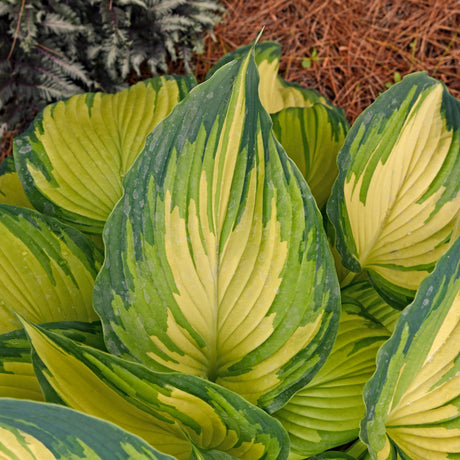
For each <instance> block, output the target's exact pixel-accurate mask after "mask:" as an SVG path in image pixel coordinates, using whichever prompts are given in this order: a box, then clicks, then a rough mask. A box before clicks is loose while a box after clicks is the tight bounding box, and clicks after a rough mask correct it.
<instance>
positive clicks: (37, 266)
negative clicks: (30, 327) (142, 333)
mask: <svg viewBox="0 0 460 460" xmlns="http://www.w3.org/2000/svg"><path fill="white" fill-rule="evenodd" d="M0 235H1V242H0V280H1V281H0V334H3V333H5V332H9V331H13V330H15V329H19V328H20V327H21V324H20V322H19V321H18V319H17V317H16V313H19V314H21V315H22V316H24V317H25V318H27V319H30V320H31V321H34V322H37V323H46V322H51V321H88V322H91V321H95V320H97V319H98V316H97V315H96V312H95V311H94V309H93V306H92V292H93V286H94V279H95V277H96V275H97V272H98V270H99V267H100V266H101V264H102V259H103V256H102V253H101V252H100V251H99V250H98V249H96V247H95V246H94V243H93V242H92V241H91V240H89V239H88V238H87V237H85V236H84V235H83V234H81V233H80V232H79V231H78V230H75V229H74V228H71V227H68V226H66V225H63V224H62V223H60V222H59V221H57V220H56V219H53V218H51V217H47V216H44V215H43V214H40V213H38V212H36V211H33V210H31V209H26V208H20V207H16V206H10V205H7V204H0Z"/></svg>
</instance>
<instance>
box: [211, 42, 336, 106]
mask: <svg viewBox="0 0 460 460" xmlns="http://www.w3.org/2000/svg"><path fill="white" fill-rule="evenodd" d="M252 48H254V52H255V62H256V65H257V68H258V71H259V75H260V83H259V97H260V102H261V103H262V105H263V107H264V108H265V110H266V111H267V112H268V113H270V114H272V113H277V112H279V111H280V110H282V109H285V108H287V107H312V106H313V105H314V104H316V103H321V104H324V105H326V106H328V107H330V108H335V109H336V110H337V108H336V107H334V106H333V105H332V104H331V103H330V102H329V101H328V100H327V99H326V98H325V97H324V96H322V95H320V94H319V93H318V92H317V91H316V90H314V89H307V88H303V87H302V86H300V85H298V84H296V83H292V82H287V81H286V80H283V79H282V78H281V77H280V76H279V66H280V57H281V45H280V44H279V43H277V42H272V41H265V42H260V43H257V44H256V45H255V46H253V45H245V46H241V47H239V48H237V49H236V50H234V51H232V52H231V53H227V54H226V55H224V56H223V57H222V58H221V59H220V60H219V61H218V62H217V63H216V64H215V65H214V66H213V68H212V69H211V70H210V71H209V73H208V75H207V78H210V77H211V76H212V75H214V73H215V72H216V71H217V70H218V69H220V68H221V67H222V66H224V65H225V64H228V63H229V62H231V61H233V60H234V59H244V58H245V57H246V56H247V54H248V52H250V51H251V49H252Z"/></svg>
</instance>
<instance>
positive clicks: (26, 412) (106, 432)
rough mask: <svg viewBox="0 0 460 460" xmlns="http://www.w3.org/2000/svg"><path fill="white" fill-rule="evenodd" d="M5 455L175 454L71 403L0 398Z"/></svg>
mask: <svg viewBox="0 0 460 460" xmlns="http://www.w3.org/2000/svg"><path fill="white" fill-rule="evenodd" d="M0 457H1V458H2V459H5V460H7V459H8V460H55V459H56V460H57V459H77V458H88V459H92V460H99V459H101V460H102V459H104V460H116V459H119V460H125V459H127V458H131V459H136V460H173V457H170V456H169V455H164V454H162V453H160V452H158V451H156V450H155V449H153V448H152V447H151V446H149V445H148V444H147V443H146V442H145V441H143V440H142V439H140V438H138V437H137V436H135V435H132V434H131V433H128V432H126V431H124V430H122V429H121V428H119V427H117V426H115V425H113V424H112V423H109V422H106V421H104V420H100V419H97V418H95V417H90V416H88V415H85V414H81V413H79V412H77V411H75V410H72V409H69V408H67V407H62V406H56V405H54V404H45V403H38V402H33V401H18V400H15V399H9V398H0Z"/></svg>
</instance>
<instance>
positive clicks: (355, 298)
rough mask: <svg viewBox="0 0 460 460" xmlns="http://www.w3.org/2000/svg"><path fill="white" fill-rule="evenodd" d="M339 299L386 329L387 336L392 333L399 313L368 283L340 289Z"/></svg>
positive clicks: (361, 282)
mask: <svg viewBox="0 0 460 460" xmlns="http://www.w3.org/2000/svg"><path fill="white" fill-rule="evenodd" d="M341 297H342V303H348V304H352V305H355V306H356V307H358V308H360V309H361V310H362V312H363V314H365V315H367V316H369V315H370V316H371V318H372V319H373V320H374V321H377V322H378V323H380V324H381V325H382V326H383V327H384V328H385V329H387V330H388V333H389V335H391V334H392V333H393V331H394V328H395V325H396V322H397V321H398V318H399V315H400V314H401V311H400V310H397V309H396V308H393V307H392V306H391V305H389V304H387V303H386V302H385V301H384V300H383V299H382V298H381V297H380V296H379V294H378V292H377V291H376V290H375V289H374V287H373V286H372V285H371V284H370V283H369V282H368V281H359V282H357V283H354V284H351V285H349V286H347V287H346V288H344V289H342V292H341Z"/></svg>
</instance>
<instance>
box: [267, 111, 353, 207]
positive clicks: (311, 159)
mask: <svg viewBox="0 0 460 460" xmlns="http://www.w3.org/2000/svg"><path fill="white" fill-rule="evenodd" d="M272 120H273V130H274V133H275V136H276V137H277V139H278V140H279V141H280V142H281V145H282V146H283V148H284V149H285V150H286V153H287V154H288V155H289V157H290V158H292V160H294V162H295V164H296V165H297V166H298V168H299V169H300V172H301V173H302V174H303V175H304V177H305V179H306V180H307V183H308V186H309V187H310V190H311V192H312V194H313V196H314V197H315V200H316V202H317V204H318V206H319V207H320V208H322V207H323V205H324V204H325V203H326V201H327V199H328V198H329V195H330V193H331V189H332V184H333V183H334V181H335V179H336V177H337V174H338V168H337V154H338V152H339V150H340V148H341V147H342V145H343V142H344V140H345V135H346V133H347V131H348V124H347V122H346V120H345V118H344V117H343V116H342V114H341V112H339V111H338V110H337V109H335V108H331V107H328V106H326V105H324V104H321V103H315V104H314V105H312V106H311V107H305V108H294V107H292V108H291V107H290V108H287V109H283V110H281V111H280V112H278V113H275V114H273V115H272Z"/></svg>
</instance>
